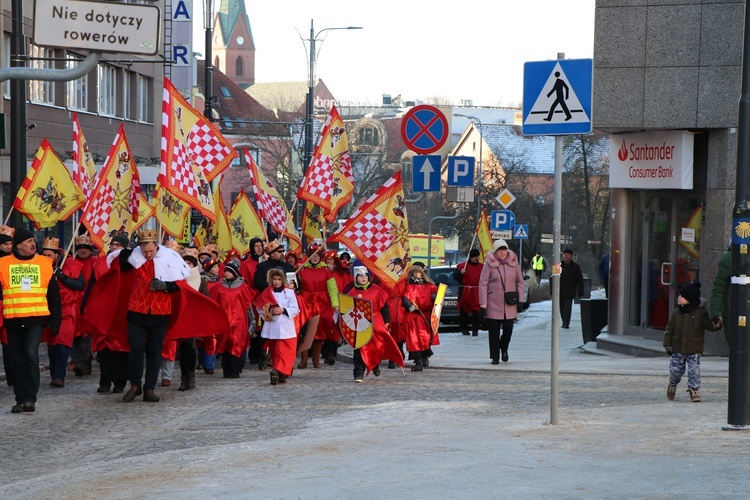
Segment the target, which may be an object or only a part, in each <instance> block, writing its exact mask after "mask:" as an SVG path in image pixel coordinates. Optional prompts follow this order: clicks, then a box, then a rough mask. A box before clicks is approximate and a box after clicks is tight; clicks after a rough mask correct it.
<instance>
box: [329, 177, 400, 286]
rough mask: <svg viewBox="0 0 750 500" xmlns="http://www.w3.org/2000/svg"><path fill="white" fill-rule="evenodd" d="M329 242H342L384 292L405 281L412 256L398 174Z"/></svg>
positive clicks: (365, 203) (337, 231)
mask: <svg viewBox="0 0 750 500" xmlns="http://www.w3.org/2000/svg"><path fill="white" fill-rule="evenodd" d="M328 241H329V242H334V241H338V242H339V243H343V244H344V245H345V246H346V247H347V248H348V249H349V250H351V251H352V253H353V254H354V255H355V256H356V257H357V258H358V259H359V260H360V261H362V263H363V264H364V265H365V266H367V269H369V270H370V271H371V272H372V273H373V274H374V275H375V276H377V277H378V278H380V281H381V283H382V286H384V287H385V288H386V289H392V288H393V287H394V286H396V284H397V283H398V282H399V281H400V280H401V279H403V278H405V277H406V270H407V266H408V265H409V261H410V260H411V257H409V223H408V220H407V217H406V200H404V190H403V186H402V184H401V172H400V171H398V172H396V173H395V174H394V175H393V177H391V178H390V179H388V180H387V181H386V183H385V184H383V186H381V187H380V188H379V189H378V190H377V191H376V192H375V194H373V195H372V196H370V197H369V198H368V199H367V201H365V202H364V203H363V204H362V205H361V206H360V207H359V209H358V210H357V211H356V212H355V213H354V214H352V216H351V217H349V219H347V221H346V222H345V223H344V224H343V225H342V226H341V227H340V228H339V229H338V230H336V232H335V233H333V234H332V235H331V236H330V237H329V238H328Z"/></svg>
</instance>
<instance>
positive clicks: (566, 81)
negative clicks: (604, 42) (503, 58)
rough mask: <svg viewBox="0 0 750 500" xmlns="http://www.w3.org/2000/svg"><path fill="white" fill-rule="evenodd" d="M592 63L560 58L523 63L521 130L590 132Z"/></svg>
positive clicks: (531, 133) (553, 133)
mask: <svg viewBox="0 0 750 500" xmlns="http://www.w3.org/2000/svg"><path fill="white" fill-rule="evenodd" d="M592 89H593V63H592V60H591V59H567V60H565V59H561V60H553V61H540V62H527V63H526V64H524V88H523V134H524V135H569V134H588V133H590V132H591V101H592Z"/></svg>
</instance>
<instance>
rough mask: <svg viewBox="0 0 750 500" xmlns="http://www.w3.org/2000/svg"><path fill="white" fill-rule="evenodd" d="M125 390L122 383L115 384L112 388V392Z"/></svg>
mask: <svg viewBox="0 0 750 500" xmlns="http://www.w3.org/2000/svg"><path fill="white" fill-rule="evenodd" d="M123 392H125V386H124V385H116V386H114V388H113V389H112V394H122V393H123Z"/></svg>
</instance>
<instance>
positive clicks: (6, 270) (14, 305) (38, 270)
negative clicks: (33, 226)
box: [0, 255, 52, 318]
mask: <svg viewBox="0 0 750 500" xmlns="http://www.w3.org/2000/svg"><path fill="white" fill-rule="evenodd" d="M51 279H52V261H51V260H50V259H49V258H48V257H44V256H42V255H35V256H34V257H33V258H32V259H29V260H20V259H18V258H16V256H15V255H8V256H6V257H3V258H1V259H0V285H2V287H3V316H4V317H5V318H27V317H31V316H49V315H50V312H49V307H48V305H47V287H48V286H49V282H50V280H51Z"/></svg>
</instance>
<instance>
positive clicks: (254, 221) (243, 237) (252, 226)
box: [229, 189, 266, 255]
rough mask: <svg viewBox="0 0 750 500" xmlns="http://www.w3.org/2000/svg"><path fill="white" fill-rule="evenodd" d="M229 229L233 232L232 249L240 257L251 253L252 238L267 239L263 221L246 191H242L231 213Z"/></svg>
mask: <svg viewBox="0 0 750 500" xmlns="http://www.w3.org/2000/svg"><path fill="white" fill-rule="evenodd" d="M229 229H230V230H231V232H232V248H234V249H235V250H237V251H238V252H239V253H240V255H244V254H246V253H248V252H249V251H250V240H251V239H252V238H260V239H262V240H265V239H266V231H265V230H264V228H263V221H261V220H260V217H258V214H257V213H255V209H254V208H253V204H252V203H250V198H248V197H247V195H246V194H245V190H244V189H243V190H242V191H240V194H239V196H237V199H236V200H235V202H234V205H233V206H232V210H230V211H229Z"/></svg>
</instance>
